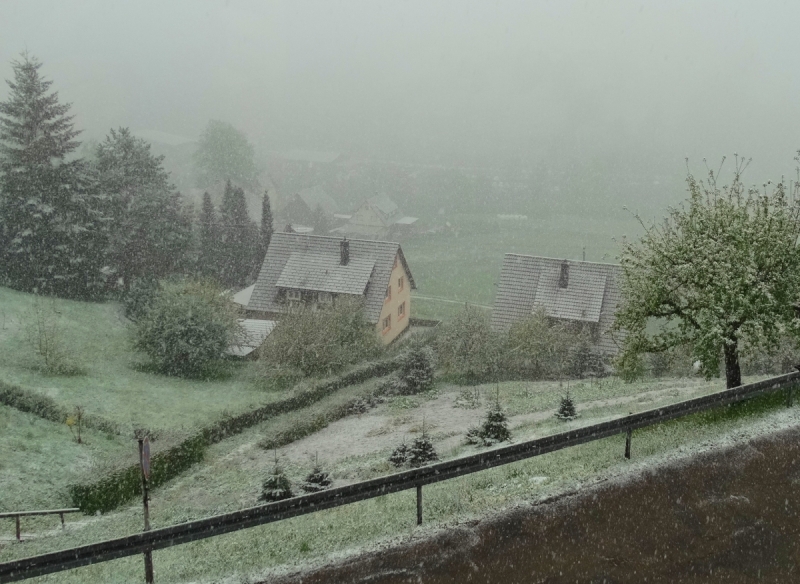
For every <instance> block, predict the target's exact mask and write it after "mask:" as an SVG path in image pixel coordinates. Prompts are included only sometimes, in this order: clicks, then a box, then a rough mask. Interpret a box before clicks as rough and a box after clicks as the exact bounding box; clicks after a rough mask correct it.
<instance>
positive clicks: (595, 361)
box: [565, 333, 605, 378]
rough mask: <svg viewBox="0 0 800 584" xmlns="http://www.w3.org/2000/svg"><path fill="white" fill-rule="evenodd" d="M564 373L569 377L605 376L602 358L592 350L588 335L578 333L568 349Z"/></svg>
mask: <svg viewBox="0 0 800 584" xmlns="http://www.w3.org/2000/svg"><path fill="white" fill-rule="evenodd" d="M565 373H566V374H567V375H568V376H570V377H576V378H583V377H587V376H594V377H602V376H604V375H605V363H604V362H603V357H602V356H601V355H600V354H599V353H597V352H596V351H595V350H594V349H593V348H592V341H591V338H590V336H589V335H588V334H586V333H578V334H577V335H576V337H575V341H574V343H572V344H571V346H570V348H569V357H568V360H567V367H566V370H565Z"/></svg>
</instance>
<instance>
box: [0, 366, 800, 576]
mask: <svg viewBox="0 0 800 584" xmlns="http://www.w3.org/2000/svg"><path fill="white" fill-rule="evenodd" d="M798 381H800V373H798V372H793V373H788V374H786V375H781V376H779V377H774V378H771V379H767V380H764V381H759V382H757V383H752V384H749V385H743V386H740V387H736V388H733V389H728V390H724V391H720V392H717V393H713V394H710V395H706V396H702V397H698V398H694V399H690V400H686V401H682V402H678V403H675V404H671V405H668V406H664V407H660V408H655V409H652V410H647V411H644V412H640V413H637V414H631V415H628V416H623V417H620V418H617V419H614V420H610V421H607V422H602V423H599V424H593V425H591V426H584V427H582V428H576V429H573V430H569V431H567V432H561V433H559V434H553V435H550V436H545V437H543V438H537V439H535V440H528V441H525V442H520V443H519V444H512V445H510V446H503V447H500V448H494V449H492V450H487V451H484V452H480V453H477V454H473V455H470V456H465V457H461V458H456V459H453V460H448V461H445V462H440V463H437V464H432V465H430V466H425V467H422V468H418V469H413V470H408V471H403V472H399V473H395V474H391V475H388V476H384V477H380V478H376V479H371V480H368V481H363V482H360V483H354V484H351V485H346V486H343V487H337V488H334V489H329V490H327V491H322V492H319V493H313V494H310V495H304V496H300V497H294V498H291V499H286V500H284V501H278V502H276V503H269V504H267V505H261V506H258V507H251V508H249V509H243V510H241V511H235V512H233V513H226V514H224V515H217V516H214V517H208V518H206V519H200V520H197V521H190V522H188V523H181V524H178V525H172V526H170V527H164V528H161V529H155V530H152V531H147V532H143V533H137V534H134V535H129V536H126V537H121V538H117V539H112V540H107V541H102V542H99V543H95V544H90V545H85V546H81V547H76V548H72V549H68V550H63V551H59V552H53V553H48V554H43V555H40V556H33V557H29V558H24V559H21V560H14V561H12V562H6V563H3V564H0V583H4V582H16V581H18V580H24V579H26V578H32V577H34V576H41V575H43V574H50V573H53V572H60V571H63V570H69V569H72V568H77V567H80V566H86V565H89V564H95V563H99V562H106V561H109V560H114V559H118V558H123V557H126V556H131V555H135V554H140V553H143V552H146V551H148V550H158V549H164V548H167V547H171V546H175V545H180V544H184V543H189V542H192V541H197V540H201V539H205V538H209V537H215V536H217V535H222V534H225V533H230V532H233V531H238V530H240V529H246V528H249V527H255V526H257V525H263V524H266V523H272V522H275V521H282V520H284V519H289V518H290V517H296V516H298V515H305V514H307V513H314V512H316V511H321V510H323V509H329V508H332V507H338V506H340V505H347V504H349V503H355V502H357V501H364V500H366V499H372V498H374V497H380V496H382V495H387V494H389V493H396V492H398V491H405V490H408V489H414V488H416V489H417V518H418V521H421V519H422V506H421V503H422V498H421V495H422V486H423V485H429V484H432V483H436V482H439V481H444V480H448V479H452V478H455V477H459V476H463V475H466V474H471V473H474V472H478V471H481V470H486V469H489V468H493V467H496V466H501V465H504V464H509V463H512V462H516V461H519V460H524V459H527V458H532V457H534V456H540V455H542V454H546V453H548V452H553V451H556V450H561V449H562V448H569V447H571V446H577V445H579V444H584V443H586V442H591V441H594V440H599V439H601V438H606V437H609V436H614V435H617V434H621V433H626V435H627V439H626V455H629V452H630V450H629V449H630V435H631V434H630V432H631V431H632V430H635V429H637V428H644V427H646V426H651V425H654V424H658V423H661V422H666V421H668V420H672V419H675V418H679V417H682V416H686V415H689V414H693V413H697V412H701V411H704V410H708V409H711V408H715V407H719V406H723V405H728V404H732V403H736V402H740V401H743V400H747V399H750V398H753V397H756V396H759V395H762V394H766V393H771V392H774V391H779V390H784V389H785V390H787V404H790V403H791V393H792V391H793V387H794V386H795V385H796V384H797V383H798Z"/></svg>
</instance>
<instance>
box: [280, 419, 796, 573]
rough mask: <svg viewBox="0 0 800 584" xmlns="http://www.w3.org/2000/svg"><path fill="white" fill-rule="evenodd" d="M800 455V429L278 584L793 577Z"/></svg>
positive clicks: (711, 453) (700, 456)
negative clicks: (300, 583)
mask: <svg viewBox="0 0 800 584" xmlns="http://www.w3.org/2000/svg"><path fill="white" fill-rule="evenodd" d="M799 458H800V429H793V430H788V431H782V432H777V433H774V434H771V435H767V436H764V437H760V438H758V439H756V440H751V441H750V442H747V443H742V444H738V445H736V446H733V447H730V448H727V449H718V450H715V451H711V452H706V453H705V454H701V455H697V456H696V457H693V458H692V459H690V460H689V461H684V462H681V463H673V464H670V465H665V466H660V467H659V468H657V469H654V470H648V471H645V472H644V473H642V474H640V475H639V476H637V477H634V478H629V479H627V480H625V481H624V482H622V481H619V482H616V483H615V484H609V483H606V484H605V486H602V487H595V488H593V489H588V490H585V491H583V492H582V493H581V494H580V495H575V496H572V497H567V498H564V499H562V500H560V501H558V502H556V503H551V504H549V505H542V506H539V507H536V508H533V509H530V508H529V509H525V510H517V511H514V512H511V513H508V514H506V515H505V516H501V517H498V518H496V519H493V520H491V521H488V520H487V521H481V522H477V523H474V524H472V525H471V526H462V527H460V528H456V529H453V530H451V531H447V532H444V533H442V534H440V535H438V536H437V537H435V538H431V539H428V540H421V541H415V542H413V543H410V544H407V545H404V546H399V547H395V548H391V549H387V550H382V551H379V552H375V553H372V554H369V555H366V556H361V557H357V558H353V559H351V560H348V561H346V562H342V563H339V564H334V565H331V566H327V567H324V568H322V569H319V570H317V571H315V572H313V573H305V574H302V575H294V576H291V577H285V578H282V579H280V580H278V581H280V582H281V584H289V583H292V584H294V583H299V582H302V583H303V584H316V583H321V582H369V583H370V584H389V583H392V584H394V583H401V582H425V583H426V584H438V583H462V582H476V583H477V582H498V583H506V584H512V583H517V582H519V583H526V584H527V583H534V582H539V583H545V582H546V583H550V582H593V583H601V582H605V583H608V584H611V583H615V582H644V581H646V582H756V581H758V582H789V581H796V580H798V579H800V520H798V510H800V460H798V459H799ZM270 581H271V582H275V581H276V580H270Z"/></svg>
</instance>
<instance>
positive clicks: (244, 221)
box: [0, 54, 272, 299]
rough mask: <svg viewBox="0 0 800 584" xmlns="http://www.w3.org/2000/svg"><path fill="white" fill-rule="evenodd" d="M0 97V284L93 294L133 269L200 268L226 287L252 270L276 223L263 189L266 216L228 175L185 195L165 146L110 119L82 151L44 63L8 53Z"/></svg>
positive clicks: (193, 272) (110, 289)
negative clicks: (254, 213) (254, 214)
mask: <svg viewBox="0 0 800 584" xmlns="http://www.w3.org/2000/svg"><path fill="white" fill-rule="evenodd" d="M12 67H13V72H14V79H13V80H9V81H8V85H9V88H10V92H9V96H8V99H7V100H6V101H5V102H2V103H0V284H2V285H6V286H9V287H12V288H15V289H18V290H22V291H26V292H36V293H40V294H48V295H55V296H60V297H66V298H77V299H96V298H100V297H103V296H106V295H109V294H116V293H118V292H120V291H123V292H124V291H126V290H128V289H129V288H130V287H131V285H132V284H134V283H135V282H136V281H137V280H139V279H162V278H165V277H170V276H173V275H178V276H195V277H197V276H201V277H203V278H206V279H211V280H215V281H217V282H218V283H220V284H221V285H223V286H225V287H230V288H232V287H239V286H243V285H245V284H247V283H248V282H249V281H251V280H253V279H254V278H255V275H256V274H257V270H258V266H259V265H260V263H261V261H262V260H263V257H264V254H265V252H266V247H267V245H268V244H269V239H270V237H271V233H272V218H271V212H270V209H269V197H268V196H267V194H266V193H265V195H264V203H263V206H264V211H263V213H262V215H263V217H262V225H261V226H259V225H257V224H256V223H255V222H254V221H252V220H251V219H250V218H249V217H248V215H247V208H246V202H245V195H244V191H243V189H242V188H241V187H238V186H235V185H233V184H231V182H230V181H228V182H227V184H226V187H225V192H224V195H223V199H222V203H221V205H220V208H219V209H215V208H214V206H213V205H212V203H211V199H210V197H209V196H208V195H206V196H205V197H204V202H203V208H202V210H201V212H200V213H199V215H198V214H197V213H196V212H195V210H194V208H193V207H192V206H191V205H186V204H184V202H183V200H182V198H181V195H180V193H178V192H177V191H176V190H175V188H174V186H173V185H172V184H171V183H170V180H169V175H168V173H167V172H166V171H165V170H164V166H163V156H154V155H153V154H152V153H151V151H150V144H148V143H147V142H146V141H144V140H142V139H140V138H137V137H135V136H133V135H132V134H131V132H130V131H129V130H128V129H127V128H120V129H118V130H113V129H112V130H111V131H110V133H109V134H108V136H106V138H105V139H104V140H103V141H102V142H101V143H100V144H98V145H96V147H95V148H93V149H92V151H91V159H90V160H87V159H83V158H80V157H77V156H76V155H75V152H76V150H77V148H78V146H79V145H80V143H79V142H78V141H77V139H76V138H77V136H78V135H79V131H78V130H76V129H75V127H74V124H73V116H72V115H70V113H69V111H70V107H71V106H70V104H62V103H60V102H59V98H58V93H57V92H55V91H50V86H51V84H52V82H51V81H48V80H45V79H43V78H42V76H41V75H40V73H39V69H40V68H41V63H40V62H39V61H38V60H37V59H35V58H34V57H31V56H29V55H28V54H23V55H22V57H21V59H20V60H18V61H14V62H12Z"/></svg>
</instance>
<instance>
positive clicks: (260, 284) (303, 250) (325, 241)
mask: <svg viewBox="0 0 800 584" xmlns="http://www.w3.org/2000/svg"><path fill="white" fill-rule="evenodd" d="M341 243H342V238H340V237H326V236H320V235H301V234H298V233H283V232H278V233H274V234H273V235H272V240H271V241H270V244H269V249H268V250H267V255H266V257H265V258H264V263H263V264H262V266H261V271H260V272H259V274H258V280H256V287H255V289H254V290H253V294H252V296H251V297H250V303H249V304H248V305H247V309H248V310H251V311H257V312H278V313H279V312H283V311H284V310H285V309H286V305H285V304H284V303H283V302H282V301H281V299H280V297H279V292H280V289H281V287H280V286H279V280H280V279H281V278H282V277H284V269H285V268H286V266H287V264H289V262H290V258H292V257H294V260H293V261H292V265H291V272H293V273H294V272H297V271H300V270H303V269H306V270H308V273H309V274H310V273H311V272H316V273H317V274H318V276H319V277H321V275H319V271H318V270H319V269H320V267H321V266H320V265H319V264H318V262H319V261H321V259H320V258H323V257H324V258H327V259H325V264H324V265H325V266H327V268H326V269H328V270H331V269H333V270H336V269H337V268H336V266H338V265H339V261H340V257H341V255H340V254H341V247H340V246H341ZM349 250H350V251H349V256H350V259H349V263H348V265H351V264H352V265H353V266H354V270H356V271H357V277H356V278H355V282H356V283H355V284H354V286H355V287H360V286H361V284H360V282H361V281H363V280H362V279H361V278H363V274H364V272H365V271H366V267H365V266H369V265H370V263H371V264H372V268H371V270H370V274H369V277H368V279H367V283H366V286H365V287H366V289H363V288H362V289H361V292H360V293H361V294H362V295H363V297H364V300H365V316H366V317H367V320H369V321H370V322H378V318H379V316H380V313H381V309H382V308H383V303H384V298H385V293H386V287H387V286H388V285H389V278H390V277H391V275H392V269H393V267H394V261H395V258H398V259H399V261H400V262H401V263H402V265H403V267H404V269H405V271H406V273H407V274H408V282H409V285H410V286H411V288H412V289H414V288H416V285H415V283H414V277H413V276H412V275H411V270H410V269H409V268H408V264H407V263H406V260H405V256H404V255H403V250H402V249H401V248H400V244H399V243H395V242H391V241H371V240H365V239H351V240H349ZM306 260H307V262H308V263H304V262H305V261H306ZM342 267H344V268H347V266H342ZM323 274H324V272H323ZM302 277H303V276H302V274H300V275H296V276H293V278H302ZM286 278H287V279H286V280H284V281H283V283H289V281H290V280H288V272H287V276H286ZM309 278H311V276H310V275H309ZM291 282H292V283H295V284H296V283H299V282H300V280H299V279H293V280H291ZM315 285H317V284H315ZM343 286H344V284H343ZM287 287H288V286H287ZM342 289H344V288H342ZM348 290H350V288H348ZM345 293H350V292H345Z"/></svg>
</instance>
